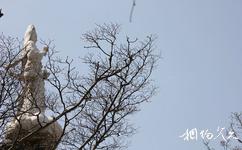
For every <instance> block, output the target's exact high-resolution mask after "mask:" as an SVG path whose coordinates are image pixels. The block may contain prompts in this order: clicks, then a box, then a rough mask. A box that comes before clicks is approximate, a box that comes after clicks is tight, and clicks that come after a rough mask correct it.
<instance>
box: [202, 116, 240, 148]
mask: <svg viewBox="0 0 242 150" xmlns="http://www.w3.org/2000/svg"><path fill="white" fill-rule="evenodd" d="M229 132H230V134H229ZM231 133H232V134H233V137H234V138H232V139H227V140H222V141H220V143H219V145H220V146H221V148H223V149H224V150H242V114H241V113H232V115H231V122H230V126H229V128H228V129H227V131H226V134H227V135H226V136H229V135H231ZM204 144H205V146H206V148H207V149H208V150H215V148H214V147H213V146H212V145H211V143H210V141H204Z"/></svg>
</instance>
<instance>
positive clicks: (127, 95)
mask: <svg viewBox="0 0 242 150" xmlns="http://www.w3.org/2000/svg"><path fill="white" fill-rule="evenodd" d="M119 32H120V27H119V25H117V24H109V25H107V24H104V25H97V27H96V29H94V30H93V31H90V32H87V33H85V34H83V36H82V39H83V41H85V42H86V44H87V45H86V46H85V48H86V49H88V50H89V51H90V52H89V54H88V55H87V56H85V57H84V58H83V59H82V61H83V62H84V63H85V64H86V65H88V67H89V73H88V74H87V75H81V74H80V73H79V72H81V71H78V70H77V69H76V68H75V66H74V65H73V60H72V59H69V58H68V57H67V58H66V59H61V58H58V57H56V54H57V52H56V51H55V47H54V46H51V43H44V42H42V43H43V44H46V45H47V46H48V47H49V49H50V50H49V52H48V60H47V61H46V64H45V66H44V67H45V68H46V70H47V71H48V72H49V73H50V76H49V78H48V79H47V81H46V83H47V86H46V87H47V88H48V93H47V94H46V106H47V108H48V113H49V114H51V115H52V116H53V119H52V121H50V122H48V123H46V124H45V125H40V126H39V128H37V129H34V130H31V132H28V133H26V134H25V135H24V136H21V137H17V138H16V140H15V141H14V143H12V147H10V148H9V149H14V148H15V147H16V146H14V145H21V143H24V141H26V139H28V138H30V137H31V136H33V135H34V134H36V133H38V132H40V131H41V130H44V129H45V128H46V127H48V126H50V125H51V124H53V123H54V122H56V121H59V122H60V123H61V125H62V128H63V131H62V135H61V137H60V138H59V140H58V141H57V142H56V143H55V146H54V147H53V148H52V149H56V148H57V149H80V150H90V149H93V150H94V149H105V150H108V149H123V148H125V147H126V142H127V140H125V139H126V137H128V136H130V135H132V134H133V133H134V128H133V127H132V125H131V122H130V121H129V120H128V117H129V116H130V115H132V114H133V113H135V112H137V111H138V110H139V105H140V104H141V103H143V102H146V101H147V100H149V99H150V98H151V96H152V95H154V92H155V89H156V88H155V86H154V84H153V83H152V81H151V80H150V76H151V74H152V71H153V69H154V67H155V65H156V62H157V59H158V56H157V55H155V53H154V47H153V46H154V39H155V38H154V37H153V36H147V38H146V39H145V40H143V41H139V40H138V39H130V38H129V37H126V38H125V42H124V43H120V42H119V40H118V35H119ZM0 40H1V41H0V57H1V59H0V72H1V74H0V78H1V86H0V92H1V95H0V136H1V139H4V134H5V126H6V124H7V123H8V122H10V121H11V120H13V119H14V118H15V119H16V118H18V117H17V116H19V114H16V112H17V110H18V108H19V105H21V101H20V100H19V99H21V95H22V93H23V92H24V89H23V86H22V83H21V81H20V80H17V79H16V78H19V77H20V75H19V74H21V67H20V66H19V65H16V66H15V67H13V68H8V67H6V65H7V64H10V63H11V62H13V61H14V60H15V59H16V58H17V57H19V53H20V52H21V46H19V45H20V44H19V42H18V40H16V39H14V38H10V37H5V36H3V35H1V37H0ZM24 113H26V112H21V114H24ZM1 142H3V141H1Z"/></svg>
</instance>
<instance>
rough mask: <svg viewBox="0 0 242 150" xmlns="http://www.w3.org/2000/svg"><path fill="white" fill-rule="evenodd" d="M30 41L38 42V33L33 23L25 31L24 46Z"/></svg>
mask: <svg viewBox="0 0 242 150" xmlns="http://www.w3.org/2000/svg"><path fill="white" fill-rule="evenodd" d="M29 41H33V42H34V43H36V42H37V33H36V30H35V27H34V25H32V24H31V25H29V26H28V28H27V30H26V32H25V35H24V46H26V45H27V43H28V42H29Z"/></svg>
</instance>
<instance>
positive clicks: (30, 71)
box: [7, 25, 62, 138]
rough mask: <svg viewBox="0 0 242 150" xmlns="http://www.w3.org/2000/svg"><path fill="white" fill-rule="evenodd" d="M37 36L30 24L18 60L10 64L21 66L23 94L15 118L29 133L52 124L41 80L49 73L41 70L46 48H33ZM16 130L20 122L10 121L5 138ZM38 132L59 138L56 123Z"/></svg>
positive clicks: (59, 130)
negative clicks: (46, 113)
mask: <svg viewBox="0 0 242 150" xmlns="http://www.w3.org/2000/svg"><path fill="white" fill-rule="evenodd" d="M36 42H37V33H36V31H35V27H34V25H29V26H28V28H27V31H26V33H25V36H24V48H23V51H22V54H21V57H20V58H19V59H17V60H16V61H14V62H13V63H12V64H9V66H8V67H13V66H15V65H17V64H18V63H20V62H21V63H22V70H23V71H22V73H21V74H20V75H19V80H21V82H23V85H24V87H23V88H24V92H23V95H22V97H23V98H22V99H21V100H20V108H19V112H18V113H17V114H19V116H18V119H19V120H20V123H21V128H22V129H23V130H26V131H32V130H34V129H37V128H39V127H40V126H43V125H45V124H46V123H48V122H50V121H52V118H51V117H47V116H46V115H45V110H46V105H45V87H44V85H45V84H44V80H45V79H47V78H48V76H49V73H48V72H47V71H46V70H42V63H41V60H42V58H43V56H45V55H46V53H47V52H48V47H44V49H43V50H42V51H40V50H38V48H37V47H36ZM18 129H19V122H18V121H17V120H13V121H12V122H10V124H8V125H7V138H8V137H9V138H11V136H14V134H15V133H16V132H17V130H18ZM41 132H46V134H50V135H52V136H53V137H55V138H58V137H59V136H60V134H61V132H62V129H61V126H60V125H59V124H58V123H57V122H55V123H53V124H51V125H50V126H48V128H45V129H44V130H43V131H41Z"/></svg>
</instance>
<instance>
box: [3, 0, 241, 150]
mask: <svg viewBox="0 0 242 150" xmlns="http://www.w3.org/2000/svg"><path fill="white" fill-rule="evenodd" d="M136 1H137V6H136V7H135V10H134V16H133V22H132V23H129V11H130V8H131V4H132V1H131V0H79V1H77V0H74V1H64V0H51V1H48V0H41V1H33V0H22V1H17V0H11V1H9V0H2V1H0V7H1V8H2V9H3V12H4V13H5V15H4V16H3V17H2V18H1V19H0V32H3V33H4V34H5V35H11V36H17V37H23V34H24V32H25V30H26V27H27V25H28V24H34V25H35V26H36V28H37V32H38V35H39V38H42V39H53V40H54V43H55V45H56V48H57V49H58V50H59V51H60V55H61V56H66V55H69V56H70V57H73V58H77V54H78V56H80V57H83V54H84V51H85V50H84V49H83V46H84V43H83V42H81V40H80V36H81V34H83V33H85V31H87V30H91V29H93V28H94V27H95V24H96V23H97V24H102V23H109V22H115V23H119V24H121V25H122V31H123V35H130V36H132V37H138V38H139V39H142V38H145V36H146V35H149V34H156V35H157V36H158V39H157V41H156V47H157V52H159V51H161V54H162V59H161V60H160V61H159V64H158V68H157V69H156V71H155V73H154V75H153V79H154V81H155V83H156V84H157V85H158V86H159V89H158V92H157V94H156V95H155V96H154V97H153V98H152V101H151V102H150V103H147V104H144V105H142V109H141V111H140V112H139V113H137V114H135V116H132V117H131V120H132V122H133V123H134V125H135V126H136V127H138V133H137V134H136V135H135V136H133V137H132V138H131V144H130V147H129V148H128V150H147V149H151V150H161V149H169V150H176V149H178V148H179V150H194V149H196V150H203V149H205V148H204V147H203V144H202V142H201V141H200V140H198V141H189V142H186V141H183V139H181V138H179V135H181V134H182V133H184V132H185V131H186V129H187V128H189V129H191V128H195V127H196V128H198V129H209V130H211V131H212V132H215V133H216V129H217V127H218V126H220V127H227V126H228V123H229V116H230V114H231V112H236V111H241V106H242V102H241V100H242V92H241V91H242V59H241V58H242V15H241V14H242V1H241V0H149V1H148V0H136ZM84 70H85V68H83V71H84ZM214 142H215V143H216V142H219V141H218V140H214Z"/></svg>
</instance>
